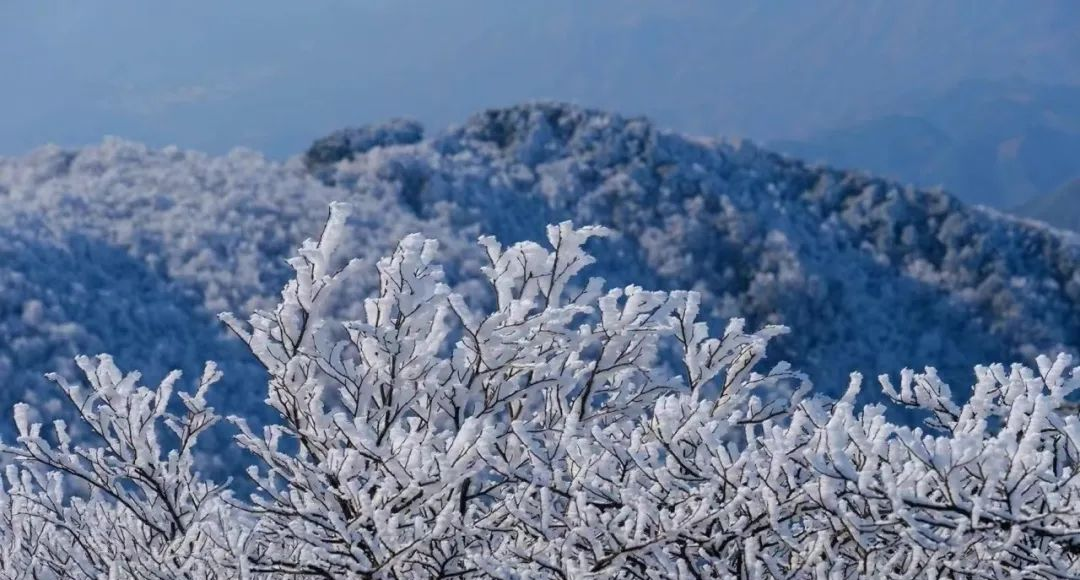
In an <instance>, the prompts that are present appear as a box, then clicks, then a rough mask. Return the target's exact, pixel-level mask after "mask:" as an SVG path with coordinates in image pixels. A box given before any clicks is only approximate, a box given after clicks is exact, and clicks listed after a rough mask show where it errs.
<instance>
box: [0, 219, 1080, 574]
mask: <svg viewBox="0 0 1080 580" xmlns="http://www.w3.org/2000/svg"><path fill="white" fill-rule="evenodd" d="M347 211H348V207H347V206H345V205H342V204H335V205H333V206H331V211H330V216H329V219H328V220H327V222H326V226H325V228H324V231H323V234H322V236H321V238H320V239H319V240H317V241H314V240H308V241H306V242H304V244H303V246H302V247H301V249H300V251H299V253H298V255H297V256H296V257H294V258H292V259H291V260H290V265H291V267H292V269H293V271H294V276H293V278H292V280H290V281H289V282H288V283H287V284H286V285H285V288H284V289H283V291H282V293H281V298H280V301H279V302H278V304H277V305H276V306H273V307H271V308H269V309H267V310H259V311H256V312H255V313H254V314H253V315H252V316H251V318H250V319H249V320H248V321H247V322H241V321H240V320H238V319H236V318H235V317H233V316H231V315H223V317H222V319H223V320H224V322H225V324H226V325H227V326H228V327H229V328H230V329H231V330H232V331H233V332H234V333H235V334H236V335H237V337H238V338H239V340H240V341H241V342H242V343H244V344H245V345H246V346H247V348H248V350H249V351H250V354H251V355H252V356H253V357H254V358H255V359H256V360H257V361H258V362H259V364H260V365H261V366H262V367H263V368H264V369H265V370H266V373H267V376H268V381H267V390H266V400H265V403H266V404H267V405H268V406H269V407H270V408H272V409H273V410H274V411H275V414H276V415H277V419H278V420H277V421H275V422H274V423H273V424H272V425H269V426H266V427H264V428H263V429H261V430H256V429H253V428H252V427H251V426H250V425H249V424H248V422H247V421H246V420H245V418H243V417H236V416H232V417H228V418H227V420H228V421H229V422H230V423H232V424H233V426H234V427H235V428H236V429H237V431H238V434H237V436H236V438H235V444H236V445H237V446H239V447H240V448H243V449H244V450H246V451H247V452H249V453H250V455H251V457H252V465H251V466H250V467H248V469H247V472H246V476H247V477H248V478H250V480H251V481H252V482H253V483H254V486H255V489H256V491H255V492H254V493H253V494H250V496H249V497H242V496H241V495H239V494H236V493H234V491H233V490H232V489H231V483H230V482H229V481H225V482H216V481H211V480H209V479H206V478H205V477H204V476H203V475H202V474H201V473H200V471H199V469H198V467H197V464H196V461H195V453H194V450H195V449H196V447H197V446H198V444H199V436H200V435H201V434H202V433H204V432H205V431H206V430H207V429H208V428H209V427H210V426H211V425H213V424H214V423H215V422H218V421H220V420H221V419H222V417H221V416H219V415H218V414H217V412H216V411H215V410H214V408H213V407H211V406H209V405H208V403H207V394H208V391H209V390H210V389H211V388H213V386H214V384H215V383H217V382H218V380H219V379H220V377H221V373H220V372H219V371H218V370H217V368H216V366H215V365H214V364H213V363H208V364H207V365H206V367H205V370H204V372H203V373H202V376H201V378H200V379H198V380H197V381H196V382H195V385H194V386H193V387H192V388H190V389H187V390H186V391H181V390H178V384H179V379H180V376H179V373H171V374H169V375H168V376H167V377H166V378H165V379H164V380H163V381H162V382H161V384H160V385H158V386H157V387H154V388H148V387H146V386H143V385H141V384H140V380H141V377H140V375H139V374H138V373H130V374H124V373H123V372H122V371H120V370H119V369H118V368H117V366H116V364H115V363H114V362H113V360H112V359H111V358H110V357H108V356H104V355H103V356H99V357H98V358H97V359H89V358H85V357H82V358H79V359H78V365H79V367H80V368H81V369H82V371H83V377H82V378H81V379H80V380H74V379H72V378H69V377H64V376H61V375H51V376H50V379H51V380H52V381H53V382H54V383H55V384H56V386H57V387H58V388H59V390H60V391H61V392H62V394H63V397H64V399H65V400H66V401H67V404H68V405H69V406H70V407H71V408H73V409H74V410H76V412H77V414H78V417H79V419H78V422H79V426H80V427H82V428H83V429H84V430H85V433H86V437H84V438H82V439H83V440H82V441H73V438H72V436H71V431H72V430H71V429H70V428H69V427H68V425H67V424H66V423H65V422H64V421H61V420H57V421H55V422H53V424H52V425H51V426H44V425H42V424H41V423H37V422H32V421H31V420H30V419H29V416H30V408H29V407H28V406H27V405H26V404H19V405H17V406H16V407H15V421H16V424H17V428H18V438H17V441H16V442H15V443H14V444H7V445H4V446H3V448H2V450H3V451H4V452H5V453H7V454H9V455H11V456H13V457H14V458H16V460H15V461H14V462H13V463H12V464H10V465H9V466H8V467H7V472H6V478H5V486H4V491H3V494H2V495H0V573H3V574H4V576H5V577H8V578H87V579H91V578H105V577H109V578H193V579H194V578H200V579H201V578H301V577H322V578H468V577H491V578H507V577H514V578H728V577H776V578H780V577H784V578H791V577H796V578H797V577H850V576H855V575H857V576H867V577H877V578H885V577H897V578H900V577H914V576H934V577H942V576H945V577H987V578H1013V577H1021V576H1022V577H1031V578H1035V577H1038V578H1065V577H1076V576H1078V575H1080V559H1078V558H1077V552H1078V551H1080V546H1078V545H1077V543H1076V539H1077V534H1078V533H1080V502H1078V501H1077V499H1078V498H1077V497H1076V494H1077V493H1078V492H1080V484H1078V483H1077V481H1076V478H1075V474H1076V469H1077V461H1078V459H1080V446H1078V443H1080V422H1078V420H1077V418H1076V416H1075V415H1073V414H1071V413H1066V412H1062V405H1063V404H1064V403H1065V401H1066V398H1067V397H1068V395H1069V394H1070V393H1072V392H1073V391H1074V390H1076V389H1077V388H1078V387H1080V370H1077V369H1074V370H1072V371H1070V369H1069V364H1070V362H1071V359H1070V358H1069V357H1067V356H1061V357H1059V358H1058V359H1057V360H1051V359H1048V358H1045V357H1043V358H1039V359H1038V365H1037V368H1035V369H1029V368H1025V367H1023V366H1021V365H1014V366H1012V367H1011V368H1006V367H1004V366H1001V365H994V366H990V367H979V368H978V369H976V376H977V379H978V380H977V382H976V384H975V385H974V386H973V387H972V388H971V389H970V392H969V393H968V394H967V396H966V397H965V400H964V401H960V400H958V399H956V398H955V397H954V396H953V395H952V393H951V391H950V389H949V387H948V386H947V385H945V384H944V383H943V382H942V381H941V380H940V379H939V378H938V376H937V374H936V373H935V372H934V371H933V369H928V370H927V371H926V372H925V373H921V374H916V373H912V372H910V371H905V372H903V373H902V374H901V375H900V377H899V382H898V384H896V383H894V381H893V380H891V379H890V378H889V377H888V376H882V377H880V379H879V381H880V384H881V388H882V391H883V393H884V394H885V395H886V396H887V397H888V399H889V400H890V401H891V403H890V404H893V405H898V406H909V407H915V408H918V409H921V410H922V411H924V412H925V413H926V414H927V419H926V421H925V424H924V425H923V426H920V427H909V426H904V425H897V424H895V423H892V422H890V421H889V420H888V419H887V418H886V413H885V411H886V409H885V406H884V405H880V404H877V405H866V406H859V405H857V404H856V403H855V396H856V395H857V393H858V391H859V389H860V388H861V386H862V378H861V377H860V376H859V375H858V374H853V375H852V377H851V382H850V385H849V386H848V388H847V390H846V392H845V394H844V395H843V396H842V397H841V398H840V399H838V400H833V399H829V398H827V397H821V396H811V392H810V382H809V381H808V379H807V378H806V376H805V375H803V374H802V373H799V372H797V371H795V370H792V368H791V367H790V366H789V365H787V364H786V363H779V364H777V365H774V366H772V367H771V368H767V367H765V366H764V365H763V364H762V359H763V358H764V356H765V350H766V346H767V345H768V344H769V342H770V341H771V340H772V339H773V338H774V337H776V336H778V335H780V334H782V333H784V332H786V331H787V329H786V328H784V327H778V326H768V327H765V328H763V329H761V330H758V331H756V332H749V331H747V330H746V329H745V325H744V322H743V321H742V320H739V319H734V320H732V321H730V322H729V323H728V325H727V327H726V329H725V330H724V331H723V333H720V334H714V333H711V332H710V330H709V326H708V324H707V323H705V322H702V321H700V320H699V313H700V307H701V304H700V300H701V297H700V295H699V294H698V293H696V292H685V291H673V292H661V291H646V290H643V289H641V288H640V287H637V286H626V287H622V288H618V287H616V288H605V284H604V281H603V280H601V279H598V278H592V279H589V280H588V281H583V280H581V279H580V276H579V274H580V272H581V271H582V270H583V269H584V268H585V267H587V266H589V265H590V264H591V263H592V262H593V261H594V259H593V257H592V256H591V255H589V253H587V252H586V251H585V249H584V246H585V243H586V241H587V240H588V239H589V238H591V237H596V236H605V235H607V234H609V232H608V231H607V230H605V229H604V228H599V227H586V228H581V229H575V228H574V227H573V226H572V225H571V224H570V223H569V222H564V223H562V224H559V225H554V226H549V227H548V228H547V245H546V247H545V246H544V245H540V244H537V243H533V242H520V243H517V244H514V245H512V246H509V247H503V246H502V245H501V244H500V243H499V242H497V241H496V240H495V239H494V238H491V237H482V238H481V239H480V245H481V247H482V248H483V250H484V253H485V255H486V259H487V265H486V266H484V268H483V272H482V276H483V278H484V279H485V280H486V283H487V286H488V289H489V290H490V292H491V294H492V295H493V297H494V300H493V301H492V302H491V306H490V307H484V306H481V305H478V304H477V303H476V302H475V301H471V300H469V298H468V297H465V296H462V295H460V294H458V293H456V292H454V291H452V290H451V289H450V288H449V287H448V286H447V285H446V284H445V283H444V281H443V280H444V274H443V271H442V269H441V268H440V267H439V266H438V265H437V261H436V257H437V244H436V242H435V241H433V240H424V239H423V238H422V237H420V236H418V235H412V236H408V237H406V238H405V239H403V240H402V241H401V242H400V244H399V245H398V246H397V249H396V250H395V251H394V252H393V254H392V255H391V256H388V257H386V258H383V259H382V260H380V261H379V262H378V264H377V268H376V269H377V277H378V290H377V291H376V292H375V293H373V294H372V295H371V296H370V297H368V298H367V299H366V300H365V301H364V304H363V311H364V314H363V316H362V317H360V318H358V319H355V320H338V319H334V318H333V317H331V316H329V315H328V314H327V313H329V312H332V311H333V309H332V308H331V307H329V305H330V304H331V302H332V297H333V295H334V294H335V293H336V292H339V291H340V289H341V288H342V287H347V286H348V285H350V283H351V281H352V278H354V277H355V276H358V275H362V274H363V273H362V272H360V271H358V263H357V262H354V261H349V262H346V263H345V264H344V265H341V260H340V256H338V255H337V254H338V250H339V248H340V246H341V245H342V244H341V240H342V239H343V238H344V237H345V236H346V231H345V221H346V220H345V218H346V213H347ZM482 303H483V302H482V301H481V304H482ZM669 362H670V363H673V364H668V363H669ZM174 392H176V396H174Z"/></svg>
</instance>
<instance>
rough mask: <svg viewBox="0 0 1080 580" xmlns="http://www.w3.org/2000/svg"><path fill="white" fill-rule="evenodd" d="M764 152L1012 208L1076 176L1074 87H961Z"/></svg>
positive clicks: (1078, 126) (1078, 101)
mask: <svg viewBox="0 0 1080 580" xmlns="http://www.w3.org/2000/svg"><path fill="white" fill-rule="evenodd" d="M772 146H774V147H776V148H777V149H779V150H781V151H785V152H787V153H791V154H793V155H796V156H798V157H801V158H804V159H808V160H813V161H821V162H825V163H830V164H834V165H837V166H842V167H849V168H853V169H863V170H866V171H870V172H873V173H876V174H880V175H883V176H888V177H891V178H895V179H900V180H902V181H905V182H910V183H914V184H918V185H920V186H935V185H941V186H943V187H945V188H946V189H947V190H949V191H950V192H952V193H954V194H955V195H956V196H958V197H960V198H961V199H963V200H965V201H968V202H970V203H982V204H987V205H990V206H994V207H998V208H1003V209H1012V208H1015V207H1017V206H1020V205H1022V204H1024V203H1026V202H1029V201H1030V200H1032V199H1034V198H1035V197H1037V196H1039V195H1043V194H1046V193H1048V192H1052V191H1054V190H1055V189H1057V188H1059V187H1061V186H1062V185H1063V184H1065V183H1066V182H1067V181H1069V180H1071V179H1074V178H1077V177H1080V86H1068V85H1041V84H1034V83H1028V82H1022V81H995V82H991V81H982V82H967V83H962V84H960V85H958V86H956V87H954V88H953V89H951V90H949V91H947V92H945V93H944V94H941V95H938V96H936V97H933V98H929V99H918V100H916V101H915V102H914V104H911V105H907V106H905V107H902V108H900V110H899V111H898V112H896V113H894V114H887V115H882V116H877V117H871V118H868V119H866V120H864V121H861V122H858V123H854V124H852V125H849V126H844V127H841V128H837V129H834V130H829V131H823V132H819V133H817V134H815V135H813V136H812V137H810V138H808V139H806V140H803V141H782V142H776V143H773V144H772Z"/></svg>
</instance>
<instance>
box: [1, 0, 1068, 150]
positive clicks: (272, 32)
mask: <svg viewBox="0 0 1080 580" xmlns="http://www.w3.org/2000/svg"><path fill="white" fill-rule="evenodd" d="M1002 77H1023V78H1028V79H1031V80H1037V81H1042V82H1059V83H1069V84H1076V83H1080V2H1070V1H1069V0H1063V1H1061V2H1056V1H1055V2H1043V1H1034V2H1020V1H1000V2H999V1H997V0H966V1H962V2H961V1H949V2H941V1H940V0H933V1H930V0H918V1H905V2H887V1H882V2H870V1H862V0H859V1H854V0H853V1H850V2H848V1H839V0H827V1H822V2H804V1H802V0H792V1H779V2H769V3H758V2H754V3H749V2H746V3H734V2H715V1H707V2H706V1H701V2H672V1H663V2H661V1H657V2H645V1H640V0H626V1H622V0H608V1H603V2H601V1H588V0H578V1H576V2H571V1H562V0H545V1H542V2H541V1H526V0H515V1H506V0H502V1H495V0H489V1H461V2H456V1H455V2H449V1H438V0H429V1H390V0H383V1H375V0H370V1H364V0H307V1H300V0H295V1H285V0H258V1H255V0H227V1H222V0H185V1H183V2H161V1H148V0H95V1H93V2H87V1H85V0H67V1H58V0H0V79H2V82H0V155H10V154H19V153H22V152H25V151H27V150H28V149H30V148H33V147H35V146H38V145H41V144H44V143H47V142H57V143H61V144H64V145H77V144H82V143H88V142H96V141H99V140H100V139H101V137H102V136H103V135H106V134H112V135H120V136H123V137H128V138H132V139H137V140H141V141H145V142H148V143H150V144H153V145H164V144H169V143H176V144H179V145H181V146H184V147H193V148H197V149H202V150H206V151H209V152H214V153H216V152H221V151H224V150H227V149H229V148H231V147H233V146H236V145H243V146H248V147H253V148H256V149H260V150H262V151H265V152H267V153H268V154H270V155H274V156H283V155H288V154H292V153H295V152H298V151H300V150H301V149H302V148H303V147H304V146H305V145H306V144H307V143H308V142H309V141H310V140H311V139H313V138H314V137H317V136H319V135H321V134H323V133H325V132H327V131H329V130H332V129H334V128H337V127H340V126H344V125H349V124H361V123H367V122H372V121H378V120H381V119H385V118H387V117H391V116H409V117H414V118H418V119H420V120H421V121H424V122H425V124H426V125H427V126H428V127H429V130H431V129H436V130H437V129H439V128H441V127H443V126H445V125H447V124H451V123H456V122H460V121H462V120H464V118H465V117H466V116H468V115H469V114H471V113H473V112H476V111H477V110H479V109H481V108H483V107H488V106H497V105H509V104H513V103H516V102H520V101H524V100H535V99H558V100H567V101H572V102H577V103H580V104H585V105H592V106H597V107H602V108H607V109H614V110H617V111H620V112H626V113H632V114H647V115H650V116H652V117H653V118H655V119H656V120H657V121H659V122H660V123H661V124H664V125H667V126H671V127H674V128H678V129H683V130H687V131H690V132H694V133H701V134H734V135H742V136H746V137H751V138H755V139H761V140H767V139H775V138H780V137H790V136H800V135H802V134H804V133H806V132H807V131H811V130H814V129H821V128H825V127H829V126H832V125H835V124H836V123H839V122H842V121H845V120H850V119H852V118H855V117H858V116H860V115H864V114H868V113H872V112H875V111H883V110H887V109H888V108H889V107H890V106H892V105H893V104H895V103H898V102H902V101H903V99H905V98H910V97H912V96H917V95H923V94H926V93H928V92H934V91H937V90H942V89H944V88H947V87H949V86H951V85H953V84H955V83H957V82H959V81H962V80H966V79H970V78H1002Z"/></svg>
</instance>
